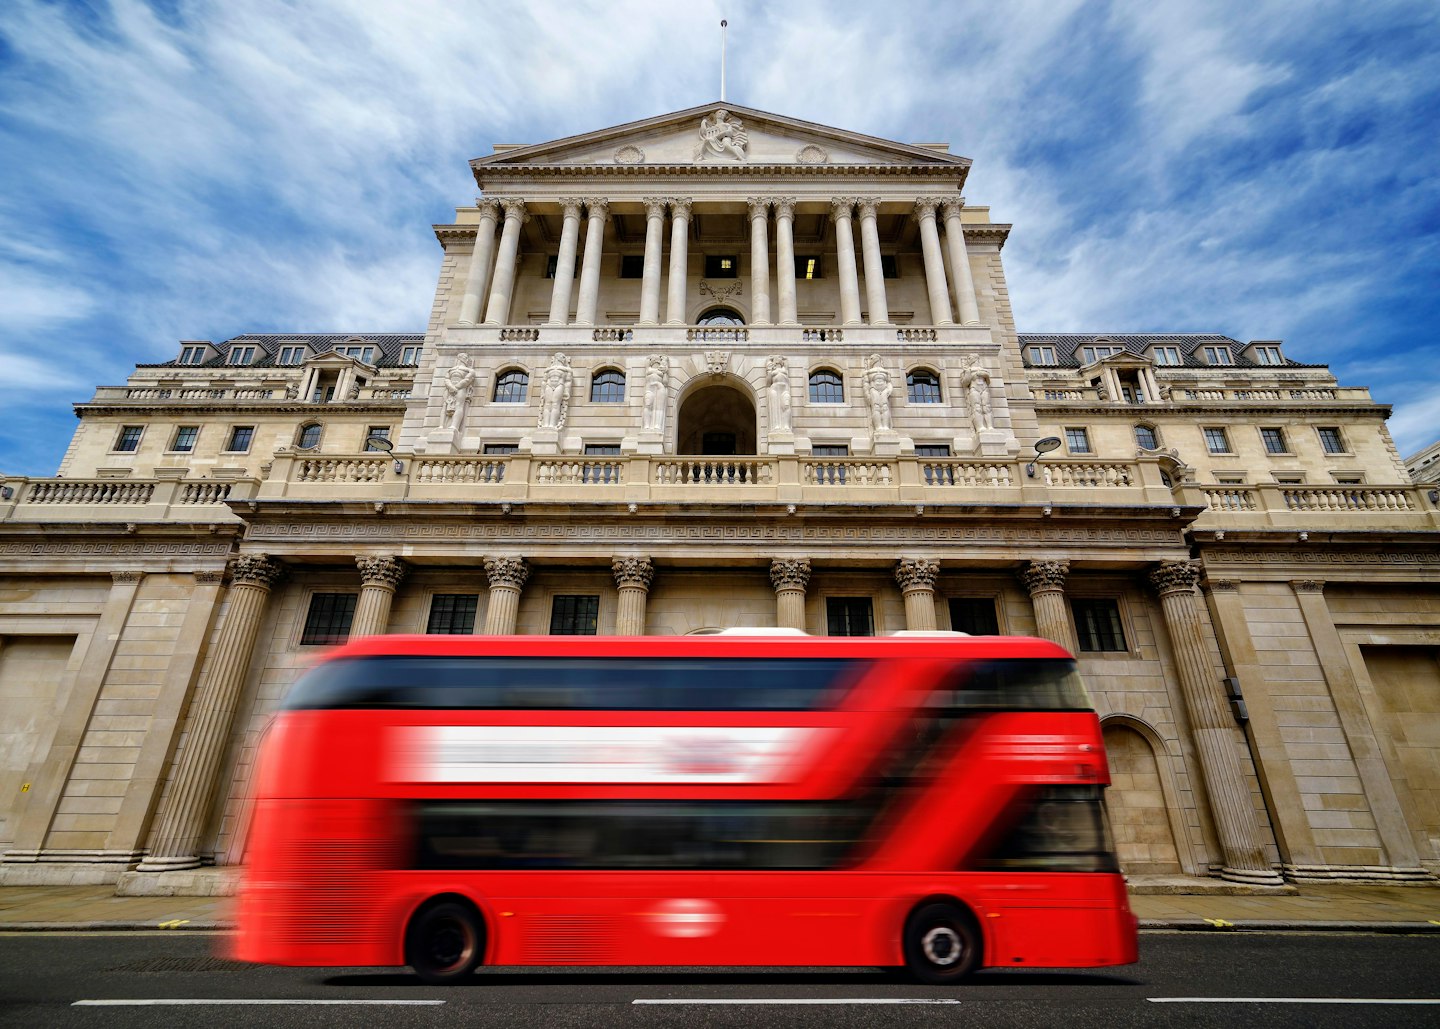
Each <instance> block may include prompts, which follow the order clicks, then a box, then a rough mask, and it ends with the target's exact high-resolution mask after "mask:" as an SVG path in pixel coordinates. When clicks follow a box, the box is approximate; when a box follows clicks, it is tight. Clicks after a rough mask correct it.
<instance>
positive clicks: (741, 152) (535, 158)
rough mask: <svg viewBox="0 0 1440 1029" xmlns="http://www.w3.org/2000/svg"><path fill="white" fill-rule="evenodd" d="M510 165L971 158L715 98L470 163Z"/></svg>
mask: <svg viewBox="0 0 1440 1029" xmlns="http://www.w3.org/2000/svg"><path fill="white" fill-rule="evenodd" d="M470 163H471V165H472V166H473V167H474V168H475V170H476V173H477V175H478V174H479V173H480V171H481V170H482V169H494V170H499V169H503V168H505V167H507V166H526V167H532V168H533V167H536V166H544V165H555V166H571V167H573V166H576V165H582V166H584V165H591V166H607V165H608V166H617V165H618V166H625V165H634V166H645V165H670V166H674V165H684V166H687V167H695V168H704V167H706V166H724V165H728V166H732V167H733V166H736V165H755V166H764V165H782V164H799V165H814V166H822V165H844V166H854V165H906V166H916V165H925V166H930V167H932V168H937V169H938V168H947V167H948V168H953V169H955V171H956V173H957V174H959V175H962V176H963V175H964V173H965V171H966V170H967V169H968V168H969V166H970V161H969V160H968V159H967V158H964V157H955V156H952V155H950V154H948V153H944V152H943V151H941V150H939V149H936V148H934V147H929V146H917V145H914V144H909V143H896V142H894V141H892V140H887V139H880V138H878V137H875V136H867V135H864V134H862V133H858V132H848V131H846V130H844V129H836V128H831V127H830V126H826V125H818V124H816V123H814V122H807V121H801V120H799V119H796V118H787V117H785V116H783V115H778V114H768V113H766V112H764V111H757V110H754V109H753V108H749V107H743V106H741V105H739V104H726V103H720V102H717V103H713V104H706V105H704V106H701V107H692V108H689V109H688V110H684V111H675V112H673V113H671V114H663V115H659V116H657V117H654V118H647V119H644V120H642V121H635V122H628V123H626V124H624V125H617V126H614V127H612V128H608V129H600V130H598V131H595V132H587V133H584V134H582V135H578V136H569V137H566V138H565V139H557V140H554V141H552V142H549V143H537V144H534V145H529V146H521V147H505V148H503V149H500V150H498V152H497V153H495V154H492V155H490V156H489V157H481V158H477V159H476V160H474V161H471V162H470Z"/></svg>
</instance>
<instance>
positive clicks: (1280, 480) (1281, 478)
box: [1275, 474, 1305, 486]
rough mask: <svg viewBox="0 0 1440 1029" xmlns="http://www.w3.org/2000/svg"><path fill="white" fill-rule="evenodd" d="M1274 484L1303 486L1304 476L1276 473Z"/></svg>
mask: <svg viewBox="0 0 1440 1029" xmlns="http://www.w3.org/2000/svg"><path fill="white" fill-rule="evenodd" d="M1275 484H1276V485H1277V486H1303V485H1305V476H1303V475H1280V474H1276V476H1275Z"/></svg>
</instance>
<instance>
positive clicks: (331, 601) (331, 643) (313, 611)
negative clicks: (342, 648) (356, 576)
mask: <svg viewBox="0 0 1440 1029" xmlns="http://www.w3.org/2000/svg"><path fill="white" fill-rule="evenodd" d="M355 600H356V596H355V594H354V593H314V594H311V596H310V610H309V612H308V613H307V614H306V615H305V631H304V632H302V633H301V634H300V645H301V646H302V647H335V646H339V645H340V644H341V643H344V642H345V641H346V640H348V639H349V638H350V623H351V622H352V621H354V620H355Z"/></svg>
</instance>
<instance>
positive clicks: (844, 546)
mask: <svg viewBox="0 0 1440 1029" xmlns="http://www.w3.org/2000/svg"><path fill="white" fill-rule="evenodd" d="M727 110H728V114H727V115H726V117H727V118H728V119H729V120H731V121H732V122H738V123H743V126H744V133H743V138H744V140H745V142H744V143H743V145H742V144H732V145H730V146H721V147H719V148H718V149H717V148H716V147H713V146H711V145H710V144H709V142H708V141H707V138H706V137H704V136H702V135H701V127H702V125H703V124H705V123H706V119H712V121H711V124H713V119H714V118H716V117H717V116H718V115H717V112H716V109H715V108H713V107H703V108H694V109H691V110H688V111H681V112H676V113H674V114H670V115H665V116H662V117H658V118H652V119H648V120H646V121H642V122H636V123H632V124H629V125H622V126H618V127H615V128H611V129H602V130H599V131H596V132H591V133H587V134H583V135H579V136H574V137H571V138H569V139H566V140H563V141H560V142H557V143H547V144H540V145H536V146H531V147H522V148H503V149H501V150H499V151H497V153H495V154H494V155H492V156H489V157H484V158H480V159H477V160H476V161H474V162H473V169H474V172H475V178H476V182H477V185H479V186H480V188H481V189H482V190H483V195H482V196H480V197H478V198H477V199H476V200H475V202H474V203H473V204H467V205H466V206H464V207H461V208H460V209H458V210H457V212H456V216H455V219H454V221H453V222H450V223H448V224H444V225H437V226H435V227H434V231H435V235H436V239H437V241H438V243H439V247H440V250H441V259H440V271H439V275H438V278H437V287H436V292H435V296H434V300H433V304H432V308H431V316H430V319H429V322H428V323H427V324H426V325H424V326H417V329H419V330H421V331H417V332H415V333H413V334H409V335H378V334H368V335H354V336H350V335H314V334H298V333H297V334H293V335H285V334H279V335H250V336H238V337H235V338H234V339H231V340H227V341H224V342H221V343H215V342H210V341H203V340H202V341H187V342H184V343H182V344H180V348H179V352H178V354H175V355H174V359H173V360H168V361H165V362H164V363H162V364H145V365H140V366H138V367H137V368H136V370H135V373H134V375H133V376H131V378H130V380H129V381H128V382H127V383H125V384H124V385H119V386H101V387H99V388H98V389H97V391H96V393H95V395H94V396H93V397H92V398H91V399H89V400H88V401H85V402H83V403H80V404H78V405H77V408H76V410H77V414H78V415H79V424H78V426H77V429H76V433H75V437H74V439H73V441H72V445H71V446H70V448H69V450H68V452H67V454H66V457H65V460H64V462H63V464H62V466H61V468H60V469H58V474H57V476H56V477H55V478H53V479H33V480H32V479H26V478H21V477H14V476H10V477H4V478H3V481H0V485H3V486H4V489H3V490H0V796H3V797H4V798H5V800H4V801H3V802H0V882H72V881H96V882H113V881H116V880H121V879H123V882H124V883H125V884H126V886H125V888H141V887H144V888H152V887H153V886H154V883H156V882H169V883H173V882H175V881H177V879H176V877H177V876H182V875H184V874H187V872H186V870H189V869H194V868H195V867H196V866H199V865H208V864H212V863H214V864H219V865H226V864H234V863H237V862H239V861H241V860H243V858H244V854H245V846H246V824H245V818H244V812H245V808H244V803H243V798H244V791H245V788H246V784H247V782H248V781H249V778H250V775H251V772H252V769H253V764H254V756H255V751H256V747H257V745H258V742H259V739H260V736H261V734H262V733H263V731H264V728H265V724H266V718H267V715H268V714H269V712H270V711H271V710H273V708H274V706H275V704H276V703H278V701H279V699H280V698H281V697H282V696H283V694H284V692H285V690H286V689H287V688H288V687H289V685H290V684H291V683H292V682H293V681H294V680H295V678H296V676H297V675H298V674H299V672H300V670H301V669H302V668H303V667H304V666H305V665H306V663H307V662H308V661H309V659H310V657H311V655H313V654H314V653H316V652H317V648H319V647H324V646H329V645H333V644H334V643H335V642H338V641H341V640H343V639H345V638H347V637H349V636H353V635H356V634H364V633H386V632H391V633H398V632H409V633H425V632H432V633H455V632H461V633H466V632H484V633H522V634H536V633H549V632H594V633H601V634H620V633H627V634H633V633H649V634H680V633H689V632H705V631H715V630H717V629H721V628H725V627H730V626H744V625H750V626H788V627H793V628H798V629H804V630H806V631H808V632H811V633H815V634H825V633H836V632H874V633H888V632H894V631H898V630H904V629H908V630H918V631H931V630H936V629H938V630H947V629H958V630H964V631H970V632H976V633H994V632H999V633H1007V634H1028V635H1038V636H1043V637H1047V638H1050V639H1053V640H1056V641H1058V642H1060V643H1062V644H1063V645H1064V646H1066V647H1067V648H1069V649H1071V650H1072V651H1074V652H1075V653H1076V655H1077V657H1078V660H1079V668H1080V671H1081V673H1082V675H1083V677H1084V679H1085V682H1086V685H1087V687H1088V688H1089V690H1090V692H1091V694H1092V695H1093V697H1094V700H1095V704H1096V707H1097V709H1098V710H1099V712H1100V715H1101V717H1102V719H1103V723H1104V726H1105V739H1106V745H1107V748H1108V749H1109V752H1110V758H1111V766H1112V769H1113V773H1114V786H1113V788H1112V789H1111V791H1110V795H1109V809H1110V813H1111V816H1112V819H1113V821H1114V823H1115V830H1116V839H1117V841H1118V844H1119V847H1120V853H1121V860H1122V863H1123V864H1124V865H1125V867H1126V868H1127V870H1129V871H1130V872H1132V873H1135V874H1150V875H1156V874H1172V875H1176V874H1187V875H1196V876H1207V875H1218V876H1222V877H1224V878H1227V879H1230V880H1234V881H1237V882H1242V883H1249V884H1253V885H1257V886H1260V887H1264V886H1266V885H1273V884H1278V883H1281V882H1283V881H1285V880H1307V879H1360V880H1366V881H1378V882H1433V873H1434V872H1435V871H1436V869H1437V868H1440V771H1437V768H1436V764H1435V750H1436V747H1437V746H1440V699H1437V698H1440V586H1437V585H1436V584H1437V583H1440V545H1437V544H1440V517H1437V505H1436V501H1435V500H1432V499H1431V498H1430V495H1429V492H1428V491H1427V490H1426V489H1423V488H1418V487H1417V486H1415V485H1414V484H1413V483H1412V482H1411V481H1410V479H1409V476H1408V475H1407V473H1406V469H1405V467H1404V466H1403V465H1402V464H1401V462H1400V460H1399V458H1398V456H1397V455H1396V453H1395V449H1394V446H1393V443H1392V442H1391V440H1390V437H1389V435H1388V433H1387V432H1386V429H1385V416H1386V414H1387V413H1388V409H1387V408H1386V407H1384V406H1383V405H1381V404H1377V403H1375V402H1374V401H1373V400H1372V399H1371V398H1370V396H1369V394H1368V392H1367V391H1366V390H1365V389H1363V388H1360V387H1351V386H1341V385H1340V384H1338V383H1337V382H1336V380H1335V379H1334V377H1333V376H1332V375H1331V374H1330V373H1329V371H1328V370H1327V369H1325V368H1323V367H1321V366H1316V365H1311V364H1303V363H1299V360H1303V358H1304V355H1303V354H1301V353H1296V354H1294V355H1292V354H1291V353H1290V352H1289V348H1288V347H1286V346H1284V345H1282V344H1281V343H1279V342H1277V341H1271V340H1258V341H1253V342H1249V343H1244V342H1241V341H1239V340H1234V339H1230V338H1228V337H1225V336H1221V335H1193V334H1170V335H1164V334H1148V335H1121V336H1095V335H1074V334H1060V335H1057V334H1044V333H1026V334H1021V333H1019V332H1018V331H1017V329H1016V326H1015V324H1014V319H1013V316H1012V313H1011V307H1010V301H1009V295H1008V287H1007V286H1006V280H1005V273H1004V268H1003V265H1002V262H1001V248H1002V247H1003V246H1004V243H1005V241H1006V239H1007V237H1008V235H1009V232H1010V226H1009V225H1008V224H1003V223H996V222H993V221H992V220H991V218H990V212H989V210H988V208H986V207H984V206H979V205H976V204H972V203H968V202H966V201H965V200H964V199H963V198H962V189H963V187H964V185H965V180H966V177H967V173H968V170H969V166H970V162H969V161H968V160H966V159H964V158H960V157H956V156H952V155H950V154H949V153H948V151H947V149H946V148H944V147H941V146H911V145H906V144H900V143H893V142H888V141H885V140H882V139H876V138H873V137H869V136H865V135H861V134H857V133H853V132H848V131H845V130H841V129H830V128H825V127H823V126H817V125H813V124H810V123H806V122H802V121H796V120H793V119H788V118H783V117H779V116H775V115H769V114H765V113H763V112H759V111H752V110H748V109H745V108H740V107H734V106H730V107H728V108H727ZM736 138H738V137H736ZM1019 213H1023V212H1019ZM667 222H668V225H667ZM1022 231H1023V230H1022ZM156 356H161V355H158V354H157V355H156ZM1042 443H1043V444H1044V445H1042V446H1037V444H1042ZM227 570H228V571H229V579H228V581H227V580H226V579H225V578H224V576H225V573H226V572H227ZM282 571H283V574H282ZM137 869H138V870H137ZM166 876H169V877H170V878H169V879H166V878H165V877H166ZM137 883H139V884H140V886H136V884H137ZM145 883H150V884H151V885H150V886H145V885H144V884H145Z"/></svg>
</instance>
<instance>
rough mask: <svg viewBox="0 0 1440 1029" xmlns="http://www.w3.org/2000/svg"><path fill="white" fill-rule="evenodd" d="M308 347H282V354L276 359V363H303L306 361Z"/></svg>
mask: <svg viewBox="0 0 1440 1029" xmlns="http://www.w3.org/2000/svg"><path fill="white" fill-rule="evenodd" d="M306 349H307V348H306V347H303V346H301V347H281V348H280V356H279V357H278V358H277V359H276V361H275V363H276V364H282V365H290V364H303V363H304V362H305V351H306Z"/></svg>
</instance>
